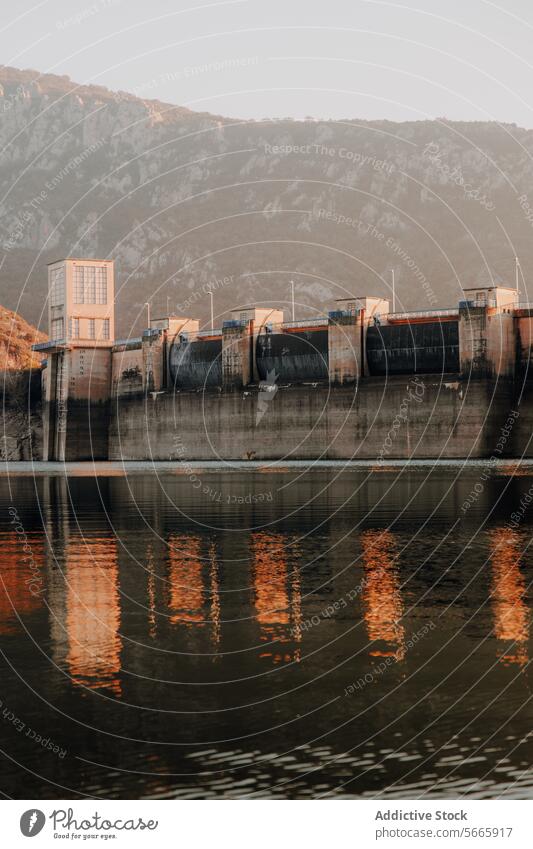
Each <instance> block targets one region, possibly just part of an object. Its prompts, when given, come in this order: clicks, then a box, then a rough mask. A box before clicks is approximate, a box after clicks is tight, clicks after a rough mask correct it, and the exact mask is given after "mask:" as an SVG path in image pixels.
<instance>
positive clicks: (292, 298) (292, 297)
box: [291, 280, 294, 321]
mask: <svg viewBox="0 0 533 849" xmlns="http://www.w3.org/2000/svg"><path fill="white" fill-rule="evenodd" d="M291 303H292V320H293V321H294V280H291Z"/></svg>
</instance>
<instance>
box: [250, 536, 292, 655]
mask: <svg viewBox="0 0 533 849" xmlns="http://www.w3.org/2000/svg"><path fill="white" fill-rule="evenodd" d="M286 547H287V539H286V537H283V536H282V535H281V534H271V533H266V532H258V533H254V534H252V535H251V538H250V548H251V559H252V569H253V580H254V591H255V609H256V611H257V621H258V622H259V625H260V628H261V640H263V641H265V642H267V641H269V642H270V641H277V642H280V643H286V642H288V641H289V640H290V639H291V638H293V639H295V641H296V642H299V641H300V640H301V610H300V607H301V605H300V585H299V580H298V579H296V580H295V579H294V576H293V580H292V601H291V599H290V597H289V570H288V567H287V560H286V558H285V557H284V551H285V550H286ZM291 623H292V625H293V627H292V628H291V627H290V626H291ZM260 657H271V658H272V659H273V660H274V662H275V663H279V662H281V661H283V662H289V661H291V660H299V658H300V649H299V648H296V650H295V652H294V655H293V654H291V653H289V652H283V653H281V652H277V653H272V652H262V653H261V655H260Z"/></svg>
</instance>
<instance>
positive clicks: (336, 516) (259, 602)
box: [0, 466, 533, 797]
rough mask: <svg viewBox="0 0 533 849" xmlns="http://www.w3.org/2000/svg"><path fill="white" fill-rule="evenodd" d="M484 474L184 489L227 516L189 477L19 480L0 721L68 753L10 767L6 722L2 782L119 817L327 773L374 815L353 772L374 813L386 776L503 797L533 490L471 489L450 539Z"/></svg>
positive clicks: (2, 638)
mask: <svg viewBox="0 0 533 849" xmlns="http://www.w3.org/2000/svg"><path fill="white" fill-rule="evenodd" d="M514 471H515V472H516V471H517V470H516V469H515V470H514ZM481 473H482V468H481V467H480V466H478V467H475V466H474V467H472V468H471V469H463V470H461V471H460V472H459V470H458V469H448V470H445V469H443V468H442V467H439V468H438V469H436V470H433V471H431V472H430V471H429V469H424V468H422V469H420V470H418V471H416V470H413V469H406V468H405V467H402V468H401V469H397V470H396V471H390V470H389V471H386V470H382V471H380V473H379V474H375V473H374V472H372V471H371V470H370V469H368V468H367V469H364V470H357V471H354V470H352V471H342V472H341V471H340V470H339V469H338V468H329V469H322V470H321V469H314V470H313V471H305V472H304V471H303V470H302V469H301V468H300V469H293V470H290V469H289V470H287V471H285V472H280V471H276V472H273V471H272V470H269V471H267V472H262V471H260V470H256V471H255V472H249V471H239V470H238V469H236V470H234V471H232V472H229V473H223V472H222V473H221V472H219V471H213V472H212V473H210V472H209V470H208V469H205V468H204V469H197V476H199V478H200V479H201V481H202V484H205V485H206V486H208V487H209V488H210V489H211V490H212V491H217V492H219V493H222V495H223V498H222V500H221V501H220V503H218V502H217V503H213V500H212V498H210V496H209V495H206V494H204V493H203V492H202V490H198V489H195V488H194V487H193V485H192V483H191V481H190V480H189V478H188V476H186V475H176V474H168V473H167V474H164V475H162V476H160V477H159V478H156V477H155V476H154V475H153V474H149V475H147V474H144V473H142V474H138V475H135V474H131V473H130V474H128V475H127V476H126V475H124V476H122V477H120V476H118V475H117V476H115V477H105V476H103V477H99V478H98V479H95V478H94V477H88V476H87V475H85V476H84V477H76V476H75V475H74V476H71V477H69V478H68V479H65V478H64V476H63V475H62V474H58V475H56V476H54V477H50V476H46V477H27V478H23V477H22V476H19V477H15V478H11V480H10V491H9V493H8V490H7V488H3V489H1V488H0V515H2V510H3V508H4V506H5V504H11V503H16V504H17V511H18V517H19V521H20V528H22V529H23V531H24V533H25V536H22V535H21V534H17V533H16V531H15V530H14V526H9V525H7V526H5V523H4V524H3V525H2V528H1V529H0V544H1V545H2V551H3V552H4V556H3V558H1V559H0V612H1V614H2V617H1V619H0V652H1V655H0V657H1V659H2V662H3V668H4V676H3V692H2V694H1V696H0V698H1V699H2V702H3V707H2V710H3V709H4V708H7V710H8V711H9V713H8V714H7V715H8V716H11V714H14V715H15V716H16V717H18V719H19V720H20V722H21V723H26V724H27V725H28V726H30V727H31V728H33V729H34V730H35V731H36V732H37V733H39V734H42V733H43V731H44V733H45V735H46V737H50V740H51V741H52V742H53V743H54V744H56V743H57V744H58V745H60V746H62V748H63V750H64V751H66V752H67V754H66V755H65V757H64V759H63V760H61V762H60V763H58V761H59V759H58V757H57V756H56V755H53V753H51V752H49V753H46V752H43V750H42V747H39V746H36V744H35V742H33V741H29V740H27V741H26V742H27V747H28V748H27V750H26V749H24V740H25V739H26V738H25V737H24V735H22V734H20V733H19V732H18V731H17V730H16V728H13V727H11V726H10V724H9V722H7V721H4V722H2V723H1V724H0V725H1V730H2V735H3V738H5V744H6V745H5V746H3V747H4V748H5V750H6V751H7V752H8V754H9V755H11V756H12V757H13V762H12V763H17V764H23V765H24V767H26V768H27V769H28V770H29V771H30V772H29V773H28V774H30V775H31V776H33V778H32V780H33V781H38V780H40V779H37V778H35V776H39V775H45V776H46V780H48V781H50V782H52V784H53V783H54V782H55V783H56V785H57V784H60V785H62V786H64V787H71V788H75V790H76V791H77V789H78V788H80V789H81V791H82V792H84V793H86V794H91V795H98V794H99V793H101V792H102V791H101V788H102V787H109V786H111V787H112V788H113V793H116V795H117V797H118V796H121V795H123V796H132V797H135V796H136V793H138V792H140V793H144V794H148V793H149V794H150V795H152V796H155V797H157V796H159V795H166V796H171V795H174V794H176V795H177V794H179V793H180V792H182V793H184V794H187V793H189V794H191V795H192V794H193V793H197V792H198V788H199V787H200V789H201V790H202V788H204V787H205V786H206V782H207V783H208V784H209V786H211V783H212V785H213V786H214V787H221V788H223V787H226V786H227V787H232V786H233V784H235V786H236V787H238V785H239V782H240V781H243V782H245V781H246V782H250V781H251V780H252V779H254V775H250V770H251V771H252V772H253V770H256V771H257V773H258V776H257V775H255V779H254V780H258V781H259V785H257V784H251V783H248V784H243V785H242V787H244V788H245V791H244V792H247V788H248V787H252V788H254V787H255V786H259V789H261V787H262V785H261V781H265V782H266V783H267V784H268V785H269V786H273V785H276V786H278V785H279V786H283V787H285V786H286V784H284V783H283V782H287V781H288V783H289V786H290V787H292V783H291V782H292V780H293V779H295V780H296V782H303V783H304V784H305V785H306V786H308V787H309V788H311V790H310V791H309V792H321V791H320V790H319V789H317V788H319V787H320V786H321V785H322V783H324V784H325V783H326V782H327V781H328V778H327V775H328V772H329V773H331V771H333V774H334V775H335V779H336V783H337V784H342V782H344V781H345V780H346V779H348V780H349V781H351V780H352V777H354V776H355V779H354V780H355V782H358V783H357V786H356V789H357V792H366V791H367V790H368V781H366V783H365V780H364V779H359V778H358V777H357V776H358V775H359V773H360V772H361V771H362V770H368V772H369V774H370V775H371V776H372V780H373V781H375V787H376V788H377V792H382V791H383V788H384V787H385V785H386V784H387V783H389V784H390V780H391V776H392V778H393V780H394V781H395V782H396V781H403V782H404V783H407V782H411V786H412V782H416V783H417V785H419V786H420V787H421V788H423V789H424V788H425V787H426V786H433V785H434V784H435V780H436V779H435V776H436V775H437V777H438V779H439V782H441V783H442V784H443V786H446V787H449V786H451V783H449V784H446V775H447V771H448V770H450V769H451V765H452V764H453V767H454V769H455V771H456V772H460V773H461V774H460V780H461V782H462V783H461V790H462V792H463V791H465V792H469V791H468V787H470V785H471V784H472V780H473V779H472V773H471V772H470V771H469V770H470V767H469V766H468V765H465V767H464V773H463V772H461V771H462V770H463V761H464V759H465V757H472V758H479V757H481V758H484V759H486V761H487V770H488V769H490V767H491V764H492V763H494V764H495V765H496V766H497V773H496V780H498V781H501V778H500V776H501V769H502V762H504V759H505V758H508V759H509V765H508V774H509V776H510V779H509V780H511V781H513V780H514V778H515V777H516V775H518V774H522V773H523V770H524V762H526V763H529V762H530V760H529V759H528V758H527V746H528V743H527V739H528V738H527V734H528V732H529V730H530V725H531V722H530V719H531V718H530V715H529V713H530V712H529V702H528V701H527V700H528V698H529V696H530V691H529V684H530V682H529V672H528V670H529V664H528V659H529V657H530V656H531V651H530V647H529V643H530V638H531V631H530V627H529V618H530V612H531V590H530V586H529V583H530V574H531V566H532V565H533V564H532V557H533V555H532V554H531V553H530V551H529V548H528V542H529V539H530V537H531V516H530V515H529V514H528V513H525V514H524V517H523V519H522V523H523V525H521V526H520V527H518V528H515V529H512V530H511V529H510V528H509V526H508V518H509V516H510V515H511V513H512V512H513V510H516V504H517V503H520V502H522V500H523V498H524V495H525V494H526V493H527V492H528V491H529V488H530V487H531V485H532V480H533V475H528V474H524V469H523V468H522V469H521V470H518V472H517V474H516V475H513V470H512V469H511V468H509V469H507V470H502V471H501V474H498V473H496V474H495V475H494V477H491V478H490V479H487V480H484V484H485V488H484V491H483V493H482V494H481V495H480V496H479V500H478V501H477V502H475V503H474V504H472V506H471V509H470V510H469V511H468V513H467V514H466V516H465V518H464V520H463V521H462V522H460V523H457V522H456V519H457V513H458V505H459V509H460V505H461V504H462V503H463V502H464V500H465V496H466V495H467V494H468V492H471V491H472V489H473V487H474V486H475V483H476V481H478V480H479V479H480V475H481ZM519 473H521V476H519ZM428 474H429V480H428ZM266 491H268V492H270V493H271V494H272V499H269V500H268V501H266V500H263V501H255V502H254V501H253V500H250V501H248V502H247V501H245V500H244V499H242V500H241V501H239V500H238V496H239V495H241V494H242V493H244V492H250V493H252V494H257V493H260V492H262V493H264V492H266ZM234 497H236V498H237V500H234ZM2 499H3V500H4V503H2ZM11 499H12V500H11ZM491 510H493V512H492V513H491ZM6 513H7V511H6V510H4V515H5V514H6ZM41 514H42V518H41ZM483 522H485V523H487V527H486V528H485V527H483V525H482V523H483ZM17 527H19V526H17ZM20 528H19V529H20ZM25 540H27V545H28V546H29V548H30V550H31V553H32V557H33V561H32V564H33V565H30V562H29V561H28V562H26V561H24V559H23V557H24V555H25V554H27V553H28V552H27V551H25ZM37 574H38V575H39V576H40V577H41V578H42V588H43V592H42V593H40V594H37V595H32V594H31V593H29V592H28V590H27V581H29V580H31V579H32V578H33V579H35V575H37ZM428 626H429V627H428ZM416 635H423V636H420V638H419V639H418V640H417V639H415V636H416ZM359 682H362V683H360V684H359ZM350 684H351V685H352V687H351V690H349V689H348V688H349V687H350ZM501 728H505V739H504V740H503V742H502V744H501V746H500V748H499V749H498V750H497V751H496V752H494V747H497V746H498V744H497V742H495V740H497V737H494V736H493V735H494V733H495V732H496V731H497V730H498V729H501ZM367 740H370V741H371V743H367V742H366V741H367ZM391 740H393V741H395V747H396V749H397V751H398V753H399V757H398V759H397V760H396V759H395V760H394V764H393V771H392V772H391V771H390V769H389V770H388V772H387V769H388V767H387V765H388V763H389V761H390V758H389V754H390V750H391V749H392V748H395V747H394V746H392V745H391ZM309 741H311V745H308V744H309ZM476 741H478V742H476ZM487 741H490V742H487ZM509 741H511V742H509ZM513 741H514V742H513ZM517 741H525V742H520V752H519V754H518V755H517V756H516V758H515V756H514V754H513V752H514V745H515V742H517ZM400 747H401V748H400ZM510 747H513V748H512V750H511V752H510V751H509V749H510ZM477 749H480V751H478V752H477V754H476V750H477ZM208 750H211V755H210V756H209V757H208V763H209V767H208V768H209V770H210V771H211V772H212V776H211V777H206V775H205V770H206V766H205V764H206V762H205V752H206V751H208ZM318 750H323V751H324V757H323V758H322V759H320V758H319V759H315V754H314V752H315V751H318ZM347 750H350V751H352V750H353V755H351V756H350V759H349V760H348V759H347V758H345V757H344V755H343V753H344V752H346V751H347ZM435 750H437V753H436V756H435V757H433V753H434V752H435ZM441 750H442V751H441ZM491 753H492V754H491ZM278 757H279V760H280V764H283V768H282V772H283V774H280V773H277V772H276V770H277V759H278ZM450 758H454V760H453V761H451V760H450ZM404 760H405V764H404ZM322 761H324V763H323V762H322ZM326 761H327V764H326ZM476 762H477V761H473V763H476ZM505 763H507V761H505ZM380 764H381V765H382V766H383V765H384V766H385V772H384V771H383V770H382V769H380V768H379V765H380ZM456 765H458V766H457V768H456ZM317 767H318V769H319V772H320V776H318V774H317V772H316V768H317ZM323 767H324V769H323ZM360 767H361V768H360ZM280 769H281V767H280ZM482 769H483V770H485V765H483V764H482ZM413 771H414V772H413ZM478 775H479V773H476V777H477V776H478ZM263 777H264V778H263ZM455 777H456V776H454V780H455ZM278 778H279V782H278V780H277V779H278ZM26 780H27V778H26ZM468 782H470V784H469V783H468ZM328 786H329V785H328ZM373 786H374V785H373ZM454 786H456V785H454ZM476 786H477V785H476ZM242 787H241V788H240V790H238V791H236V792H241V793H242V792H243V790H242ZM365 788H366V790H365ZM201 790H200V792H201ZM16 792H18V791H16ZM54 792H56V793H57V789H56V791H54ZM476 792H477V791H476ZM37 795H38V794H37Z"/></svg>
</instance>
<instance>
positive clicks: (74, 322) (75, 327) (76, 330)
mask: <svg viewBox="0 0 533 849" xmlns="http://www.w3.org/2000/svg"><path fill="white" fill-rule="evenodd" d="M70 338H71V339H79V338H80V320H79V318H71V319H70Z"/></svg>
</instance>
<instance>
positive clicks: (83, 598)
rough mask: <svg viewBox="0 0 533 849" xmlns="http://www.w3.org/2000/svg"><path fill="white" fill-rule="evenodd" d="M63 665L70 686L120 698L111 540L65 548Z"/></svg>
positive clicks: (117, 598)
mask: <svg viewBox="0 0 533 849" xmlns="http://www.w3.org/2000/svg"><path fill="white" fill-rule="evenodd" d="M65 580H66V586H67V595H66V622H65V627H66V632H67V639H68V650H67V658H66V660H67V665H68V668H69V672H70V675H71V678H72V681H73V682H74V683H75V684H81V685H84V686H86V687H91V688H92V689H97V688H104V689H108V690H111V691H112V692H114V693H115V694H117V695H120V680H119V673H120V652H121V650H122V639H121V637H120V595H119V589H118V586H119V577H118V556H117V543H116V540H115V538H114V537H93V538H90V537H86V538H84V539H71V540H70V541H69V542H68V544H67V546H66V567H65Z"/></svg>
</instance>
